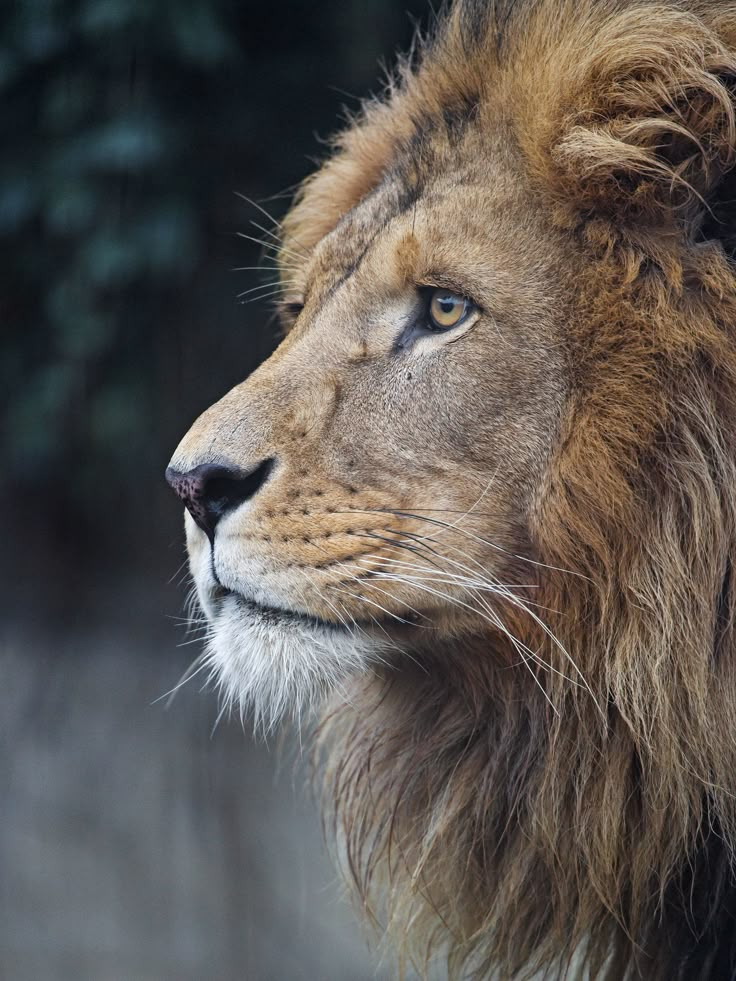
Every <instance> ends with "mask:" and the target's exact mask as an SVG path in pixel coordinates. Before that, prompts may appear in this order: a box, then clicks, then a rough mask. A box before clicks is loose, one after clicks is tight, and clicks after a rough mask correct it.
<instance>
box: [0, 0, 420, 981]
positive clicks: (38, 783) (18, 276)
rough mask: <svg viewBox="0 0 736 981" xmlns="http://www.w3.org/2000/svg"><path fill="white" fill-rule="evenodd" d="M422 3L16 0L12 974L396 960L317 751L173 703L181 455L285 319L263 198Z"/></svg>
mask: <svg viewBox="0 0 736 981" xmlns="http://www.w3.org/2000/svg"><path fill="white" fill-rule="evenodd" d="M428 10H429V3H428V0H340V2H333V3H327V2H323V3H312V4H306V3H304V2H302V0H272V2H262V0H259V2H256V0H241V2H235V0H20V2H19V0H15V2H13V0H6V2H5V3H3V4H0V133H1V134H2V150H0V249H1V250H2V267H1V268H2V272H1V273H0V331H1V334H2V349H1V352H2V353H1V356H0V393H1V394H0V399H1V400H2V413H1V415H0V419H1V424H2V437H1V438H2V453H1V456H0V461H1V464H0V514H1V515H2V519H1V520H2V529H3V534H2V548H0V574H1V575H2V589H1V590H0V614H1V615H0V670H1V671H2V676H1V678H2V684H1V685H0V740H1V746H0V748H1V750H2V752H1V753H0V778H1V782H0V978H2V979H3V981H47V979H48V981H56V979H58V981H66V979H69V981H72V979H73V981H86V979H89V981H108V979H109V981H138V979H141V981H143V979H146V981H168V979H171V981H188V979H192V981H203V979H210V981H231V979H232V981H236V979H237V981H261V979H274V981H292V979H308V981H319V979H325V981H332V979H335V981H353V979H356V981H359V979H363V978H372V977H378V978H383V977H388V976H389V973H390V972H389V971H388V968H386V967H385V965H382V963H381V961H380V958H379V957H378V954H377V953H376V952H375V951H373V952H371V951H369V950H368V949H367V947H366V945H365V943H364V941H363V938H362V937H361V934H360V930H359V927H358V924H357V920H356V919H355V918H354V917H353V915H352V911H351V910H349V909H348V907H347V905H346V904H345V903H344V901H343V900H341V898H340V892H339V888H338V885H337V882H336V877H335V875H334V873H333V871H332V867H331V865H330V863H329V862H328V860H327V859H326V858H325V856H324V850H323V846H322V841H321V833H320V829H319V821H318V817H317V812H316V809H315V806H314V804H313V803H312V802H311V801H310V798H309V795H308V793H307V792H306V791H305V781H306V777H305V766H304V764H303V762H302V761H301V759H300V756H299V753H298V751H294V750H293V748H292V747H290V746H289V745H288V744H287V745H285V747H284V748H283V749H282V750H281V751H280V752H277V751H276V750H275V749H274V747H266V746H263V745H258V744H256V743H254V742H253V740H252V739H251V737H250V736H249V734H248V733H247V732H246V733H245V734H244V733H243V731H242V729H241V728H240V726H239V724H238V723H234V722H227V721H225V720H223V721H222V722H221V723H220V724H219V725H218V726H217V728H216V729H214V731H213V728H214V723H215V719H216V717H217V704H216V700H215V698H214V696H213V695H212V694H211V693H207V692H204V693H201V692H200V691H199V686H198V684H197V683H196V682H194V683H192V684H190V685H188V686H185V687H184V688H183V689H182V690H181V691H180V692H179V693H178V694H177V696H176V698H175V699H174V701H173V704H172V705H171V707H170V708H169V709H168V710H167V709H166V707H165V704H164V702H163V701H157V699H159V698H160V696H162V695H164V694H165V693H166V692H168V691H169V690H170V689H171V688H172V687H174V686H175V685H176V684H177V681H178V680H179V678H180V677H181V675H182V673H183V672H184V671H185V670H186V668H187V666H188V664H189V663H190V662H191V661H192V660H193V658H194V657H195V656H196V655H197V653H198V652H199V646H198V643H197V641H196V638H187V637H186V634H185V630H184V625H183V623H182V622H181V621H180V620H179V619H178V618H179V617H182V616H183V605H184V599H185V595H186V589H187V585H186V574H185V570H183V569H182V563H183V562H184V549H183V535H182V515H181V511H180V508H179V507H178V505H177V504H176V502H175V500H174V498H173V495H172V494H171V492H170V491H169V490H168V489H167V488H166V486H165V485H164V482H163V471H164V467H165V465H166V463H167V461H168V459H169V456H170V454H171V452H172V451H173V448H174V447H175V445H176V443H177V442H178V440H179V438H180V437H181V436H182V435H183V433H184V432H185V431H186V429H187V428H188V426H189V425H190V423H191V422H192V421H193V419H194V418H195V417H196V416H197V415H198V414H199V413H200V412H201V411H202V410H203V409H204V408H206V407H207V406H208V405H209V404H210V403H211V402H212V401H214V400H215V399H216V398H218V397H219V396H220V395H222V394H224V392H225V391H226V390H228V389H229V388H230V387H231V386H232V385H234V384H235V383H237V382H238V381H240V380H242V379H243V378H244V377H245V376H246V375H247V374H248V373H249V372H250V371H251V370H252V369H253V368H254V367H255V366H256V365H257V364H258V363H259V362H260V361H261V360H263V358H264V357H266V356H267V355H268V353H269V352H270V351H271V350H272V349H273V347H274V345H275V343H276V340H277V325H276V323H275V321H274V318H273V310H272V307H271V306H270V303H269V301H268V300H267V299H266V300H263V301H257V302H252V303H247V302H242V301H243V299H245V300H247V299H248V297H247V296H246V297H244V298H240V299H239V296H238V295H239V294H241V293H243V292H244V291H245V290H250V289H251V288H253V287H255V286H258V285H259V284H262V283H265V282H268V281H269V278H273V277H272V274H271V273H269V271H268V267H269V262H268V258H267V256H264V250H263V249H262V248H261V246H259V245H258V244H256V243H255V242H253V241H250V240H249V239H248V238H244V237H242V236H253V237H254V238H263V237H264V232H263V231H262V230H261V229H259V228H257V227H256V225H253V224H252V222H256V223H257V225H261V226H263V228H266V229H267V228H269V227H270V226H269V221H268V219H267V218H266V217H265V216H264V215H263V214H262V213H261V212H260V211H259V209H258V208H257V207H256V206H255V205H254V204H252V203H249V202H248V201H247V200H246V198H250V199H253V200H254V201H256V202H258V203H259V204H260V205H261V206H262V207H264V208H265V209H266V210H267V211H269V212H270V213H271V214H272V215H273V216H274V217H275V218H276V219H278V218H279V217H280V216H281V215H282V214H283V212H284V210H285V209H286V207H287V204H288V199H289V196H290V192H291V191H290V189H293V188H294V186H295V185H296V184H297V183H298V182H299V181H300V180H301V179H302V178H303V177H304V176H305V175H306V174H308V173H309V172H310V170H311V169H313V166H314V160H315V158H319V157H320V156H321V155H323V154H324V152H325V148H324V145H323V143H321V142H320V141H321V139H322V138H324V137H326V136H328V135H329V134H330V133H331V132H333V131H334V130H335V128H336V127H337V126H338V124H339V119H340V114H341V112H342V107H343V106H347V107H348V108H352V109H355V108H356V107H357V104H358V99H359V98H360V97H364V96H366V95H368V94H369V93H370V92H371V91H377V90H378V89H379V88H380V81H379V80H380V77H381V70H380V67H379V65H380V63H381V62H382V61H383V62H387V63H389V64H390V62H391V60H392V55H393V52H394V50H395V49H396V48H397V47H403V48H406V47H407V46H408V44H409V41H410V38H411V34H412V31H413V22H412V18H413V17H418V18H419V20H420V22H426V18H427V15H428ZM240 195H243V196H244V197H241V196H240ZM265 237H266V238H268V235H267V233H265ZM254 266H255V267H258V266H262V267H263V269H264V271H263V272H259V271H258V270H257V269H256V270H242V269H241V270H240V271H234V270H236V269H237V268H239V267H254ZM265 292H268V290H265ZM256 295H257V293H256ZM192 640H193V643H188V641H192Z"/></svg>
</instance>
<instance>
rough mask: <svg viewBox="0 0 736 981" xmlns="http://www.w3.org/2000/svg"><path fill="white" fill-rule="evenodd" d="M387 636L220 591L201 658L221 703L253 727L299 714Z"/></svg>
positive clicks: (374, 654)
mask: <svg viewBox="0 0 736 981" xmlns="http://www.w3.org/2000/svg"><path fill="white" fill-rule="evenodd" d="M387 646H388V645H387V644H385V643H384V644H381V643H379V642H378V641H377V640H373V639H372V638H370V637H369V636H367V635H365V634H362V633H352V632H348V631H347V630H345V631H343V630H341V629H338V628H335V629H331V628H330V627H328V626H322V625H320V624H319V623H311V622H309V621H307V620H305V621H300V620H291V619H288V618H284V619H283V620H281V619H279V618H277V617H275V616H271V615H270V614H268V613H264V614H261V613H259V612H257V611H255V610H251V609H250V608H249V607H248V606H247V605H243V604H241V603H240V602H239V601H238V599H237V597H235V596H228V597H225V598H224V600H223V602H222V605H221V607H220V608H219V610H218V612H217V614H216V616H215V617H214V619H213V622H212V624H211V635H210V640H209V642H208V650H207V660H208V662H209V664H210V666H211V668H212V677H213V678H214V679H216V682H217V685H218V687H219V689H220V691H221V693H222V695H223V697H224V699H225V707H226V709H233V708H234V709H237V710H238V711H239V712H240V714H241V716H245V715H246V714H252V716H253V718H254V723H255V727H256V729H259V730H262V731H264V732H267V731H270V730H271V729H273V728H274V726H276V725H277V724H278V723H279V722H280V721H281V720H282V719H283V718H284V716H292V717H296V718H300V717H301V715H302V713H303V712H304V711H305V710H307V709H308V708H309V707H310V706H312V705H314V704H315V703H316V702H317V701H318V700H320V699H321V698H322V697H323V696H324V695H326V694H327V693H328V692H329V691H332V690H335V689H339V688H340V686H341V684H342V683H343V681H344V680H345V678H346V677H347V676H348V675H350V674H352V673H354V672H355V671H363V670H365V669H366V668H368V667H369V666H370V664H371V663H372V662H373V663H374V662H376V661H377V660H379V659H380V658H381V652H382V651H385V650H386V647H387Z"/></svg>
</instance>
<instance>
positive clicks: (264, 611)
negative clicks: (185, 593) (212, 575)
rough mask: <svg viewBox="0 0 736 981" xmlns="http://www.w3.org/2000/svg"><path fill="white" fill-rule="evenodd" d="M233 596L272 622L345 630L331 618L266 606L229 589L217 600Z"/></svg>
mask: <svg viewBox="0 0 736 981" xmlns="http://www.w3.org/2000/svg"><path fill="white" fill-rule="evenodd" d="M228 597H232V598H233V599H234V600H235V602H236V603H237V604H238V606H239V607H240V608H241V609H243V610H245V611H246V612H248V613H251V614H252V615H254V616H256V617H258V619H260V620H263V621H265V622H266V623H271V624H285V623H298V624H301V625H302V626H305V625H306V626H311V627H319V628H321V629H323V630H334V631H344V630H345V627H344V626H343V625H342V624H339V623H332V622H331V621H329V620H322V619H321V618H320V617H316V616H313V615H312V614H309V613H299V612H298V611H296V610H285V609H283V608H281V607H278V606H266V605H264V604H263V603H257V602H256V601H255V600H251V599H246V598H245V597H244V596H241V595H240V593H234V592H232V590H229V589H221V590H220V591H218V593H217V595H216V597H215V598H216V599H217V600H224V599H227V598H228Z"/></svg>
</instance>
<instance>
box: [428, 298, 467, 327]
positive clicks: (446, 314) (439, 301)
mask: <svg viewBox="0 0 736 981" xmlns="http://www.w3.org/2000/svg"><path fill="white" fill-rule="evenodd" d="M471 306H472V304H471V303H470V301H469V300H466V299H465V297H462V296H458V295H457V294H456V293H451V292H450V291H449V290H441V289H438V290H435V291H434V292H433V293H432V295H431V297H430V302H429V322H430V323H429V326H430V328H431V329H432V330H448V329H449V328H450V327H456V326H457V325H458V324H459V323H461V322H462V321H463V320H464V319H465V317H466V315H467V313H468V311H469V310H470V308H471Z"/></svg>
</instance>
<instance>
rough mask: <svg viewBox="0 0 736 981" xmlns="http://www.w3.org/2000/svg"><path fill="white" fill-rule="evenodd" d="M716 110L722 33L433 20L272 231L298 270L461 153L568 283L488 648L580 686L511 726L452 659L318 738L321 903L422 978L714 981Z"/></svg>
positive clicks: (726, 638)
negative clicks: (516, 610) (568, 251)
mask: <svg viewBox="0 0 736 981" xmlns="http://www.w3.org/2000/svg"><path fill="white" fill-rule="evenodd" d="M735 86H736V6H732V5H729V4H726V3H718V2H711V3H705V2H701V3H699V2H695V0H693V2H688V3H684V2H683V3H674V2H673V3H649V2H613V0H610V2H594V0H579V2H573V0H568V2H565V0H534V2H529V3H522V2H518V3H513V2H508V3H503V4H502V3H498V4H493V3H487V2H461V3H457V4H455V5H454V6H453V7H452V8H451V9H450V10H449V11H448V12H447V13H446V14H444V15H443V17H442V19H441V24H440V25H439V27H438V28H437V31H436V32H435V34H434V35H433V37H432V38H431V39H430V40H428V41H426V42H423V43H421V44H420V45H418V49H417V51H416V52H415V53H414V55H413V56H412V58H411V59H408V60H407V61H406V62H404V63H403V64H402V66H401V67H400V69H399V72H398V74H397V77H396V78H395V79H394V81H393V82H392V83H391V85H390V87H389V90H388V92H387V93H386V95H385V97H384V98H382V99H380V100H378V99H377V100H374V101H372V102H370V103H368V104H367V105H366V106H365V107H364V110H363V112H362V113H361V114H360V115H359V116H358V117H357V118H355V119H354V120H352V121H351V123H350V125H349V127H348V128H347V130H346V131H345V132H344V133H343V134H341V136H340V137H338V139H337V141H336V143H335V147H334V153H333V155H332V157H331V159H330V160H329V161H328V162H327V163H326V164H325V165H324V166H323V167H322V169H321V170H320V171H319V172H318V173H317V174H316V175H315V176H314V177H313V178H311V179H310V180H309V181H308V182H307V184H306V186H305V188H304V189H303V191H302V193H301V196H300V198H299V200H298V202H297V204H296V206H295V208H294V209H293V210H292V212H291V214H290V216H289V217H288V219H287V221H286V224H285V241H286V243H287V245H288V242H289V240H290V239H291V238H293V239H295V240H298V241H299V243H300V245H301V247H308V246H309V245H310V244H314V243H316V242H317V241H319V240H320V239H321V238H322V237H323V236H324V235H325V234H326V233H327V232H328V231H329V230H330V229H331V228H332V227H333V226H334V225H335V224H336V223H337V221H339V219H340V218H341V216H343V215H344V214H345V213H346V212H347V211H349V210H350V208H351V207H353V206H354V205H355V204H356V203H357V202H358V201H360V200H362V199H363V198H365V196H366V195H368V194H369V193H370V192H371V190H372V189H373V188H374V187H376V186H377V185H378V184H379V183H380V182H381V181H382V180H383V179H384V178H385V177H386V175H388V174H395V173H397V172H401V173H402V179H403V182H404V185H405V186H406V188H407V194H408V195H411V194H412V193H414V194H417V193H420V190H421V186H422V184H423V181H424V180H425V179H426V177H427V175H428V174H431V171H432V165H433V163H432V159H433V153H439V152H443V147H446V146H448V145H451V144H452V141H453V139H456V138H457V134H458V133H459V132H460V131H462V130H463V129H464V128H466V127H473V128H475V129H477V130H478V131H479V132H482V131H483V130H484V129H485V130H487V132H488V134H489V138H492V139H494V140H496V141H499V142H502V143H503V142H504V141H505V142H506V143H507V144H508V153H509V155H510V156H513V158H514V159H516V160H517V161H518V165H519V166H521V167H523V168H524V171H525V175H526V177H527V178H528V179H529V180H530V181H531V183H532V186H533V187H534V188H535V193H536V195H537V197H536V199H535V200H534V201H530V208H531V207H537V208H542V209H546V210H547V212H548V213H549V215H550V216H551V219H552V220H553V221H554V223H555V224H556V225H557V226H558V227H559V228H561V229H564V230H565V231H566V232H567V233H568V234H569V235H570V236H571V237H573V238H574V239H575V241H576V243H578V245H580V246H581V247H582V248H583V249H584V250H585V255H586V256H587V267H586V268H570V266H569V265H568V266H566V265H565V262H564V257H561V258H560V263H559V265H560V269H559V276H560V288H561V290H563V291H565V293H566V294H567V295H570V296H572V297H574V301H573V302H572V311H573V315H572V316H571V318H570V322H569V324H568V325H567V331H568V338H569V340H568V343H569V350H570V358H569V360H570V368H569V370H570V375H571V377H572V379H573V384H572V391H573V396H572V399H571V404H570V405H569V408H568V411H567V413H566V415H565V417H564V418H563V419H562V420H561V430H560V434H559V438H558V441H557V449H556V452H555V453H554V455H553V459H552V460H551V462H550V465H549V468H548V472H547V475H546V479H545V481H544V486H542V487H540V489H539V493H538V500H537V503H536V506H535V509H534V513H533V514H532V516H531V537H532V541H533V543H534V547H535V554H534V556H533V557H534V559H535V560H536V561H537V562H538V563H540V564H539V565H538V566H535V568H536V569H537V570H538V586H539V591H540V597H539V599H538V604H539V607H540V608H542V609H544V611H545V613H544V619H545V627H546V629H545V628H543V627H542V626H541V625H540V624H539V623H538V622H535V621H533V620H531V619H528V618H524V617H523V616H521V615H520V614H517V617H516V620H515V622H514V630H515V632H516V634H517V636H519V637H520V638H521V639H522V640H523V642H524V643H525V644H526V645H527V646H528V647H529V648H531V649H533V650H535V651H536V650H538V651H540V652H542V657H543V658H544V659H545V660H546V661H547V662H548V663H551V664H559V663H561V662H562V663H564V662H563V660H562V659H563V654H562V653H561V651H562V649H563V648H564V651H565V652H566V655H569V658H570V661H571V662H574V663H575V664H576V665H579V667H580V672H581V678H584V683H583V681H580V683H574V682H573V683H571V681H570V680H569V678H563V677H562V675H561V674H555V673H552V672H539V674H538V681H539V684H540V685H541V686H543V687H544V689H545V692H546V694H547V696H548V701H546V700H544V699H540V697H539V691H538V688H537V687H535V686H534V685H532V684H530V680H529V676H528V674H527V673H523V672H517V671H511V670H509V669H508V657H507V656H506V655H507V652H506V651H504V649H503V644H502V642H501V641H500V640H499V638H497V637H494V636H493V635H492V634H490V633H489V634H488V635H486V636H484V635H483V634H482V633H479V635H478V636H477V637H476V638H474V639H471V640H467V639H466V640H463V641H458V642H457V643H456V644H454V645H453V644H450V643H448V644H447V645H446V647H445V648H443V649H442V650H437V651H436V653H435V654H433V655H432V656H431V658H430V659H429V660H431V662H432V663H428V662H427V661H426V660H425V663H424V664H423V670H420V669H419V668H415V667H413V666H412V665H411V664H409V665H408V666H405V667H403V668H402V669H401V670H400V671H395V672H393V673H388V672H387V673H385V674H384V675H383V676H381V677H374V676H371V677H360V678H356V679H355V680H354V682H353V683H352V688H351V690H350V693H349V695H350V697H349V699H347V700H341V701H340V703H339V704H337V703H336V704H335V705H334V706H333V707H332V708H328V709H327V712H326V715H325V719H324V722H323V724H322V727H321V735H320V743H319V744H320V747H321V749H322V751H323V752H322V764H321V766H322V772H323V773H324V777H325V786H326V798H327V801H328V806H330V811H329V813H330V816H331V820H332V821H333V823H334V831H335V833H336V834H337V836H338V838H339V839H340V840H341V841H342V842H343V843H344V844H343V846H342V848H343V855H344V860H345V862H346V864H347V866H348V869H349V872H350V875H351V877H352V879H353V881H354V882H355V884H356V886H357V888H358V892H359V895H360V897H361V899H362V901H363V903H364V904H365V906H366V908H368V909H370V910H371V912H372V913H373V915H375V917H376V918H377V919H378V920H379V921H381V922H382V923H385V924H387V925H388V928H389V930H390V931H391V932H392V934H393V935H394V936H395V937H396V938H398V939H399V941H400V943H401V945H403V947H404V949H405V952H406V955H407V956H408V957H411V958H412V960H413V961H414V963H415V964H417V965H419V967H420V968H424V967H426V966H427V965H428V964H429V962H430V960H431V959H432V958H433V957H434V956H436V955H437V954H438V953H439V954H442V955H443V956H444V955H446V956H447V958H448V963H449V965H450V970H451V972H455V973H457V974H462V975H463V976H470V977H478V978H489V977H498V978H501V979H507V978H512V977H513V978H517V977H518V978H530V977H532V975H533V974H534V973H535V972H536V971H542V972H545V973H544V976H546V977H563V976H565V975H566V974H570V975H574V976H578V975H581V976H582V975H583V974H584V971H585V970H586V969H587V971H588V972H589V975H588V976H590V977H593V978H611V979H625V978H626V979H628V978H644V979H647V981H674V979H682V981H698V979H714V978H718V979H720V978H731V977H735V976H736V922H735V921H734V916H735V915H736V879H735V877H734V855H733V851H734V843H736V806H735V804H736V799H735V797H734V794H735V793H736V650H735V649H734V617H735V615H736V576H734V573H733V565H734V562H735V561H736V275H735V269H734V265H733V262H732V251H733V245H734V227H733V221H732V218H733V207H734V205H733V200H734V199H736V185H735V184H734V181H733V176H732V167H733V164H734V161H735V160H736V156H735V154H736V115H735V111H734V90H735ZM437 148H439V149H437ZM510 615H511V613H510V614H509V616H510Z"/></svg>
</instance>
